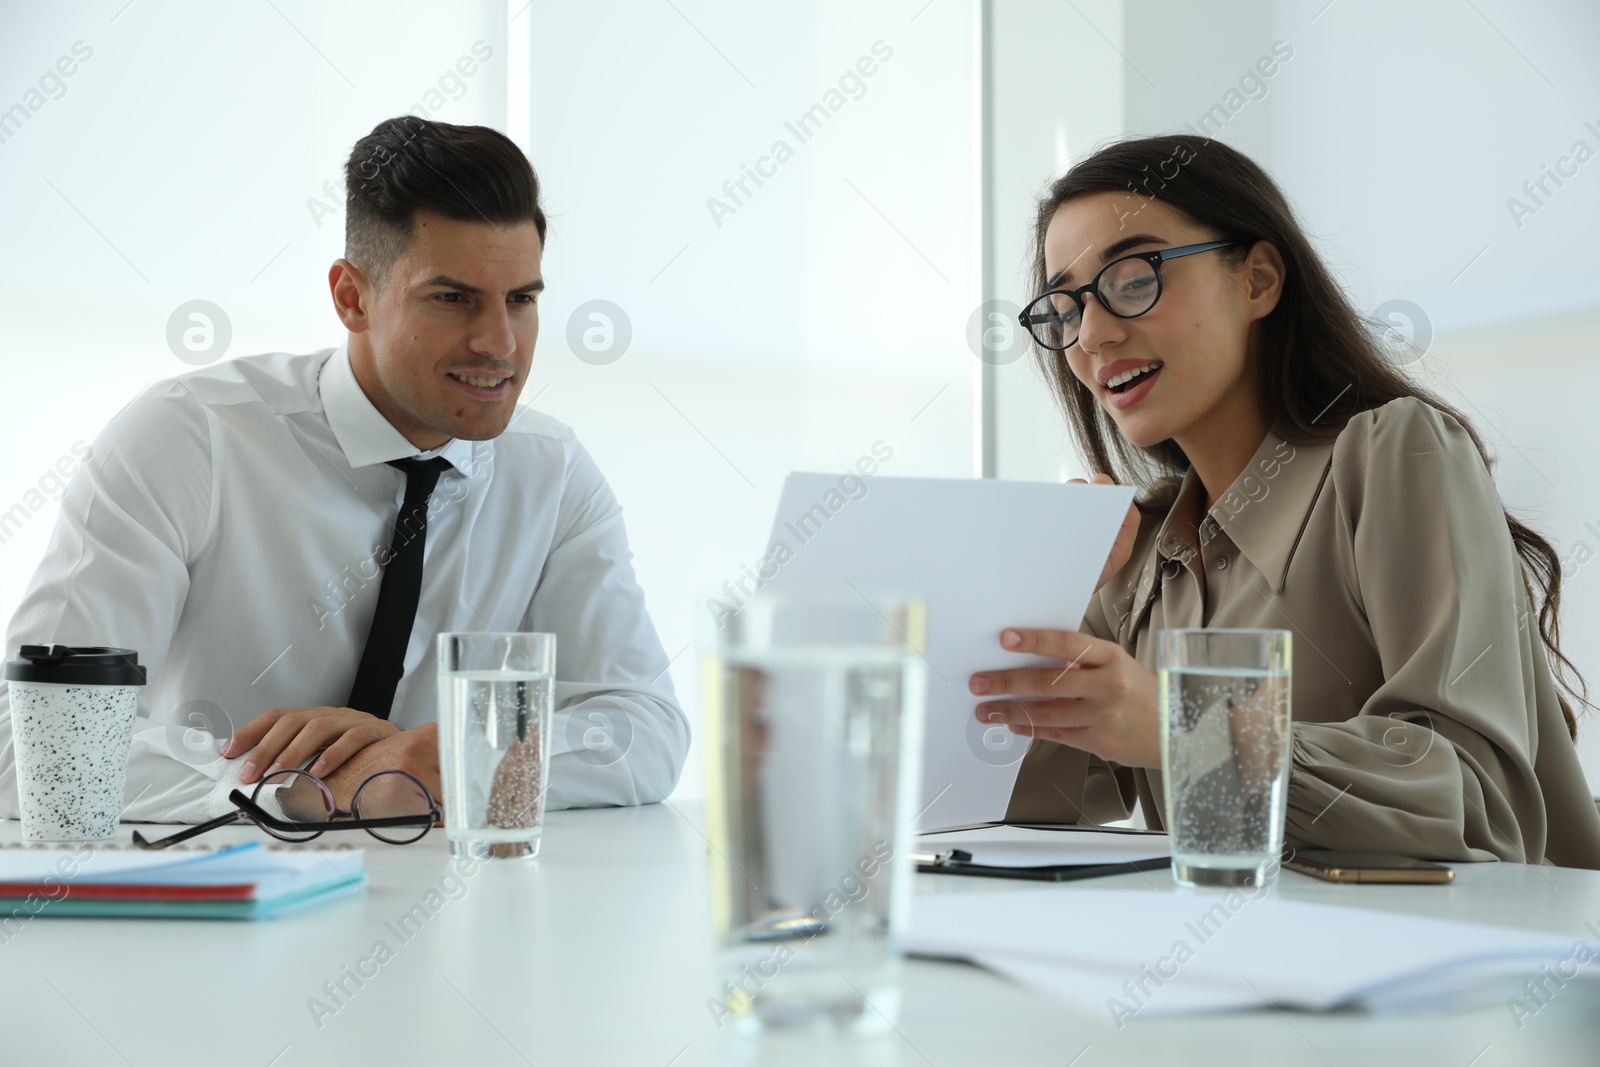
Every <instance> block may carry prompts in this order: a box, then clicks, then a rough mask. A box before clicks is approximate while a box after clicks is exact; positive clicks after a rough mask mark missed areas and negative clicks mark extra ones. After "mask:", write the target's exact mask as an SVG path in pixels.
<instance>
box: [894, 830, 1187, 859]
mask: <svg viewBox="0 0 1600 1067" xmlns="http://www.w3.org/2000/svg"><path fill="white" fill-rule="evenodd" d="M917 847H918V848H919V849H923V850H924V851H928V852H946V851H948V850H950V849H952V848H959V849H962V850H963V851H966V852H970V853H972V860H971V862H973V863H981V864H983V865H984V866H986V867H1058V866H1065V865H1067V864H1073V863H1076V864H1082V865H1084V866H1089V865H1092V864H1099V863H1132V862H1134V861H1135V860H1149V859H1157V858H1160V857H1163V856H1170V855H1172V844H1171V842H1170V841H1169V839H1168V838H1167V835H1166V834H1119V833H1115V832H1113V831H1107V830H1034V829H1030V828H1028V827H1026V826H985V827H982V828H980V829H975V830H951V831H948V832H945V833H937V834H923V835H922V836H920V837H918V838H917Z"/></svg>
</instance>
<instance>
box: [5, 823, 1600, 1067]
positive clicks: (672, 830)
mask: <svg viewBox="0 0 1600 1067" xmlns="http://www.w3.org/2000/svg"><path fill="white" fill-rule="evenodd" d="M254 834H255V831H254V830H239V831H233V830H229V831H226V832H219V833H218V834H217V835H215V836H216V837H217V838H218V840H219V841H220V840H223V839H225V838H228V837H231V838H233V839H237V840H247V839H249V838H250V837H252V836H253V835H254ZM333 836H335V835H329V837H333ZM338 836H339V837H340V839H341V840H343V839H346V838H347V839H348V840H350V841H352V842H355V841H356V839H357V838H361V839H364V840H365V841H366V842H367V843H370V844H372V845H373V847H372V848H370V849H368V852H367V865H368V872H369V885H368V889H367V892H366V893H365V894H364V895H362V896H360V897H355V898H351V899H346V900H340V901H333V902H329V903H326V904H323V905H319V906H317V907H315V908H314V909H311V910H308V911H305V912H301V913H298V914H295V915H290V916H284V917H282V918H280V919H276V920H272V921H267V922H260V923H232V922H193V921H189V922H183V921H172V920H111V919H48V918H40V919H35V920H32V921H29V922H27V923H25V924H23V926H22V927H21V929H19V930H14V931H13V932H12V934H11V936H10V939H9V941H4V942H3V943H0V1005H3V1007H0V1064H27V1065H34V1064H47V1063H48V1064H72V1065H78V1064H102V1063H103V1064H118V1065H127V1064H135V1065H139V1067H144V1065H157V1064H160V1065H173V1067H177V1065H184V1064H205V1065H208V1067H218V1065H228V1067H234V1065H242V1067H267V1065H269V1064H272V1065H277V1067H289V1065H298V1064H337V1065H339V1067H350V1065H352V1064H367V1063H375V1064H384V1065H389V1064H437V1065H449V1067H455V1065H465V1064H472V1065H477V1064H483V1065H500V1064H522V1063H526V1064H538V1065H540V1067H545V1065H557V1064H559V1065H565V1064H585V1065H587V1064H601V1065H610V1064H627V1065H638V1067H690V1065H693V1064H706V1063H748V1064H762V1065H766V1064H786V1063H793V1064H807V1065H810V1064H822V1065H833V1064H857V1063H859V1064H904V1065H930V1067H946V1065H950V1067H954V1065H957V1064H984V1065H992V1064H1006V1065H1010V1064H1052V1065H1057V1067H1060V1065H1069V1064H1070V1065H1078V1067H1097V1065H1100V1064H1113V1063H1138V1064H1150V1063H1162V1062H1166V1063H1172V1064H1184V1065H1189V1064H1209V1063H1217V1064H1223V1063H1226V1064H1228V1065H1230V1067H1238V1065H1245V1064H1255V1063H1260V1064H1275V1065H1276V1064H1285V1063H1311V1064H1321V1063H1324V1062H1326V1063H1329V1064H1346V1063H1359V1064H1362V1065H1363V1067H1370V1065H1372V1064H1380V1063H1403V1064H1408V1065H1412V1067H1433V1065H1437V1064H1444V1065H1450V1067H1468V1065H1469V1064H1470V1065H1473V1067H1497V1065H1502V1064H1522V1063H1530V1064H1532V1063H1538V1064H1588V1063H1594V1062H1596V1061H1597V1059H1600V1054H1597V1051H1596V1050H1597V1048H1600V997H1597V994H1596V993H1595V992H1594V991H1593V986H1580V985H1571V986H1568V987H1567V988H1566V989H1564V990H1562V991H1560V992H1558V993H1557V994H1556V995H1555V997H1554V999H1553V1000H1552V1001H1551V1003H1550V1004H1549V1005H1548V1007H1545V1008H1544V1009H1543V1010H1541V1011H1540V1012H1539V1013H1538V1014H1537V1015H1535V1016H1532V1017H1530V1018H1525V1019H1524V1020H1522V1027H1521V1029H1520V1030H1519V1029H1518V1027H1517V1025H1516V1023H1515V1021H1514V1020H1513V1018H1512V1015H1511V1013H1510V1011H1509V1010H1508V1009H1507V1008H1506V1007H1505V1006H1504V1005H1503V1004H1501V1005H1495V1006H1491V1007H1485V1008H1481V1009H1477V1010H1473V1011H1467V1012H1457V1013H1452V1014H1448V1015H1430V1016H1407V1017H1375V1016H1368V1015H1363V1014H1334V1015H1312V1014H1303V1013H1295V1012H1290V1013H1280V1012H1278V1011H1276V1010H1274V1009H1270V1008H1264V1009H1262V1010H1260V1011H1254V1012H1245V1013H1236V1014H1226V1015H1213V1016H1204V1017H1191V1018H1178V1019H1145V1020H1141V1019H1134V1020H1132V1021H1130V1022H1128V1023H1127V1024H1126V1025H1125V1026H1124V1027H1123V1028H1122V1029H1121V1030H1118V1029H1117V1028H1116V1027H1115V1026H1114V1025H1113V1023H1112V1021H1111V1018H1110V1016H1109V1015H1108V1014H1107V1013H1106V1012H1104V1011H1087V1012H1086V1011H1082V1010H1079V1009H1076V1008H1073V1007H1070V1006H1068V1005H1065V1004H1063V1003H1061V1002H1058V1001H1055V1000H1052V999H1049V998H1046V997H1043V996H1039V995H1037V994H1034V993H1031V992H1029V991H1027V990H1025V989H1022V988H1019V987H1017V986H1014V985H1011V984H1010V983H1008V982H1006V981H1003V980H1001V979H999V978H996V977H994V976H992V975H990V974H988V973H987V972H984V971H981V970H979V969H977V968H974V967H970V966H965V965H961V964H954V963H935V962H930V961H922V960H912V961H910V962H909V963H908V964H907V967H906V975H905V986H904V989H905V1003H904V1008H903V1010H902V1014H901V1018H900V1022H899V1025H898V1029H897V1031H896V1032H894V1033H889V1034H885V1035H882V1036H881V1037H874V1038H871V1039H866V1040H858V1041H856V1042H853V1043H839V1042H837V1041H836V1042H825V1041H823V1040H822V1039H817V1038H804V1037H794V1038H787V1037H786V1038H784V1039H781V1040H779V1039H772V1038H763V1039H760V1040H759V1041H756V1040H753V1039H747V1038H740V1037H737V1036H735V1035H733V1034H732V1032H731V1028H730V1029H728V1030H724V1031H721V1032H719V1031H718V1030H717V1027H716V1024H715V1022H714V1020H713V1019H712V1016H711V1014H710V1013H709V1012H708V1011H707V1009H706V1001H707V1000H708V998H710V997H712V996H714V995H716V993H717V982H716V979H715V974H714V961H713V954H712V949H711V942H710V932H709V930H710V926H709V917H708V911H707V903H706V902H707V889H706V879H707V873H708V863H707V848H708V846H707V842H706V840H705V838H704V836H703V835H702V832H701V813H700V811H699V809H698V808H697V807H696V806H693V805H687V804H676V803H669V804H660V805H652V806H649V807H644V808H627V809H605V810H597V811H571V812H557V813H553V814H552V815H551V816H550V817H549V820H548V825H547V827H546V831H545V840H544V848H543V855H541V856H540V858H539V859H538V860H536V861H533V862H531V863H525V864H516V865H512V866H502V867H491V866H488V865H485V866H484V867H483V868H481V869H480V870H479V872H478V873H477V874H476V875H474V876H473V877H472V878H471V879H470V880H469V881H468V883H467V885H468V889H467V891H466V893H465V894H464V895H460V894H458V899H456V900H454V901H450V902H447V903H446V904H445V905H444V906H443V907H441V908H439V910H438V911H437V913H436V914H434V915H433V916H432V917H431V918H430V919H429V920H428V922H427V923H426V925H425V926H424V927H423V928H422V929H421V931H420V932H417V933H415V934H414V935H413V936H411V937H410V938H409V939H408V940H405V941H402V940H401V939H400V938H399V937H397V936H396V934H395V933H394V932H393V930H392V929H391V928H390V926H389V925H387V924H391V923H393V922H394V921H395V920H397V919H398V918H399V917H400V915H401V914H402V913H404V912H406V911H408V910H409V909H410V908H411V907H412V906H413V905H414V904H416V903H418V902H419V901H421V900H422V898H423V896H424V894H425V893H426V892H427V891H428V889H430V888H432V887H435V886H436V885H437V883H438V879H439V877H440V875H441V874H443V873H444V872H445V869H446V857H445V851H444V834H443V832H442V831H438V830H436V831H434V832H433V833H431V834H429V835H428V837H427V838H426V839H425V840H424V841H423V842H421V843H419V844H417V845H412V846H408V847H404V848H401V847H387V846H382V845H378V844H377V843H376V842H372V841H371V839H370V838H367V836H366V835H365V834H352V835H338ZM18 839H19V826H18V824H16V823H14V822H3V823H0V841H8V842H9V841H16V840H18ZM324 840H327V838H324ZM917 877H918V883H919V884H918V887H917V888H918V891H919V892H984V891H992V890H995V889H1002V890H1016V889H1021V888H1026V887H1028V886H1029V885H1035V884H1037V883H1025V882H1016V881H1004V880H992V879H978V878H962V877H952V876H947V875H918V876H917ZM1456 877H1457V880H1456V883H1455V884H1454V885H1451V886H1393V887H1386V886H1339V885H1333V884H1329V883H1325V882H1319V881H1317V880H1315V879H1312V878H1308V877H1306V876H1304V875H1300V874H1296V873H1294V872H1290V871H1285V872H1283V875H1282V878H1281V881H1280V883H1279V886H1278V889H1277V890H1276V891H1277V892H1279V893H1281V894H1282V895H1284V896H1286V897H1290V898H1294V899H1301V900H1316V901H1324V902H1336V903H1347V904H1351V905H1355V906H1362V907H1375V908H1383V909H1389V910H1393V911H1400V912H1415V913H1418V914H1426V915H1437V916H1442V917H1447V918H1457V919H1468V920H1480V921H1484V922H1491V923H1500V924H1504V925H1512V926H1520V927H1526V928H1529V929H1539V930H1547V931H1554V932H1559V933H1561V934H1563V935H1570V936H1571V937H1572V938H1573V940H1577V939H1579V938H1580V937H1581V938H1586V939H1589V940H1590V941H1591V943H1592V942H1593V939H1594V938H1593V935H1592V934H1589V933H1588V932H1587V931H1585V930H1584V928H1583V927H1584V923H1585V922H1590V921H1592V922H1595V923H1596V925H1597V926H1600V872H1592V871H1579V870H1568V869H1561V868H1548V867H1547V868H1530V867H1523V866H1516V865H1507V864H1479V865H1462V866H1461V867H1459V868H1458V873H1457V876H1456ZM1080 884H1083V885H1092V886H1094V887H1096V888H1109V887H1113V886H1121V887H1126V888H1128V889H1129V890H1132V891H1143V892H1151V891H1172V886H1171V878H1170V875H1168V874H1166V873H1165V872H1157V873H1154V874H1150V875H1140V874H1129V875H1120V876H1117V877H1115V878H1104V879H1097V880H1094V881H1091V882H1086V883H1080ZM379 940H383V941H385V942H387V943H388V945H389V946H390V948H391V949H392V951H393V958H392V959H390V960H388V962H386V963H384V964H383V965H382V966H381V967H380V968H379V969H378V973H377V974H376V975H375V976H374V977H372V978H370V979H366V980H365V984H364V985H363V986H361V987H360V988H359V989H356V988H355V987H354V985H353V983H351V984H350V988H352V989H354V993H353V995H352V996H350V997H349V999H348V1001H347V1002H346V1003H345V1004H344V1006H343V1007H341V1008H340V1009H339V1010H338V1011H337V1012H336V1013H335V1014H334V1015H332V1016H327V1017H324V1018H323V1019H322V1020H321V1026H320V1028H319V1026H318V1025H317V1023H316V1022H315V1021H314V1020H313V1016H312V1013H311V1011H310V1009H309V1008H308V1006H307V1002H308V1000H309V998H312V997H318V996H323V993H322V985H323V983H324V982H325V981H328V980H330V979H337V978H339V977H340V974H341V969H342V968H344V967H346V966H350V965H353V964H354V963H355V962H356V961H357V960H358V959H361V958H363V957H366V956H369V955H370V954H371V953H372V951H373V948H374V945H375V943H376V942H377V941H379ZM1285 950H1286V951H1293V947H1292V946H1285Z"/></svg>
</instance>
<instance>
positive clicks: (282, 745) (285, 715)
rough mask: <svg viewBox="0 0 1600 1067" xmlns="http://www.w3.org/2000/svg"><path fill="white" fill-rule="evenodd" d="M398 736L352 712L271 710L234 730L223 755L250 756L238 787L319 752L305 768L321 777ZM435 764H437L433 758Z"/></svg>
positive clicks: (387, 725) (395, 729) (389, 726)
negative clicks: (372, 745) (362, 751)
mask: <svg viewBox="0 0 1600 1067" xmlns="http://www.w3.org/2000/svg"><path fill="white" fill-rule="evenodd" d="M399 732H400V727H398V726H396V725H395V724H394V723H392V722H389V721H388V720H387V719H380V718H378V717H377V716H376V715H369V714H367V713H366V712H364V711H356V710H355V709H354V708H273V709H272V710H271V711H268V712H264V713H262V714H260V715H258V716H256V717H255V718H254V719H251V720H250V721H249V722H247V723H245V724H244V725H243V726H241V727H240V728H239V729H237V730H235V731H234V732H233V736H232V737H230V738H228V740H227V741H226V742H225V743H224V744H223V746H222V754H223V756H225V757H227V758H228V759H233V758H234V757H235V756H239V755H243V754H244V753H246V752H248V753H250V757H249V759H247V760H245V762H244V766H243V767H241V768H240V769H239V783H240V784H241V785H249V784H250V783H251V782H256V781H260V780H261V779H262V778H265V777H266V776H267V775H269V774H271V773H272V772H273V771H277V770H282V769H284V768H286V767H300V766H301V765H303V764H304V763H305V761H306V760H308V759H310V758H311V757H312V756H315V755H316V754H317V753H318V752H319V751H320V752H321V753H322V755H321V756H320V757H318V759H317V762H316V763H314V764H312V765H311V766H310V767H309V768H307V769H308V770H309V771H310V772H311V773H312V774H314V775H316V776H317V777H318V778H322V777H324V776H326V775H328V774H330V773H332V772H333V771H335V770H337V769H338V768H339V766H340V765H341V764H343V763H344V762H345V761H346V760H348V759H349V758H350V757H351V756H353V755H355V754H356V753H357V752H359V751H360V750H361V749H363V748H366V747H367V746H368V745H371V744H374V743H375V742H378V741H382V740H383V739H385V738H388V737H393V736H394V735H395V734H398V733H399ZM434 762H435V765H436V766H437V763H438V760H437V757H436V758H435V761H434Z"/></svg>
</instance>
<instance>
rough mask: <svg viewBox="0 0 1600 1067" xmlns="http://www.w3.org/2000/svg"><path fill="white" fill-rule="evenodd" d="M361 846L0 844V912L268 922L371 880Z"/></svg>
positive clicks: (358, 888)
mask: <svg viewBox="0 0 1600 1067" xmlns="http://www.w3.org/2000/svg"><path fill="white" fill-rule="evenodd" d="M365 857H366V854H365V853H364V852H363V851H361V850H360V849H349V848H343V849H327V850H313V849H303V848H294V849H289V848H263V847H261V845H260V844H259V843H256V842H252V843H250V844H245V845H236V846H233V847H229V848H221V849H216V850H209V849H208V850H203V851H202V850H185V851H184V852H176V851H173V852H145V851H142V850H134V849H125V848H117V847H110V848H94V847H91V846H86V845H79V846H73V847H67V848H20V849H18V848H7V849H3V850H0V915H5V914H7V913H9V914H12V915H33V916H43V917H56V918H68V917H74V916H76V917H85V916H99V917H106V918H152V919H269V918H272V917H274V916H277V915H281V914H284V913H285V912H289V911H293V910H295V909H297V908H303V907H306V906H309V905H312V904H316V903H320V902H322V901H325V900H333V899H337V898H339V897H344V896H350V895H352V894H354V893H358V892H360V891H361V890H363V889H364V888H365V887H366V882H367V874H366V858H365Z"/></svg>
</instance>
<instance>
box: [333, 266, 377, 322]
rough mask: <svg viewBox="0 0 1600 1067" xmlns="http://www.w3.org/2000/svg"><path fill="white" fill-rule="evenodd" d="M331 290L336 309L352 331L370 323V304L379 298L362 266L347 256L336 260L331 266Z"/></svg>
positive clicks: (341, 319) (340, 319) (342, 320)
mask: <svg viewBox="0 0 1600 1067" xmlns="http://www.w3.org/2000/svg"><path fill="white" fill-rule="evenodd" d="M328 291H329V293H330V294H331V295H332V296H333V310H334V313H335V314H337V315H338V316H339V321H340V322H342V323H344V327H345V329H347V330H349V331H350V332H351V333H362V332H364V331H365V330H366V329H367V328H368V326H370V325H371V320H370V317H369V314H368V313H369V312H370V311H371V310H372V308H371V303H372V301H374V300H376V299H377V294H376V292H375V291H374V289H373V287H372V282H371V281H370V280H369V279H368V278H367V276H366V274H365V273H363V271H362V270H361V268H360V267H358V266H356V265H355V264H354V263H352V262H350V261H349V260H348V259H336V260H334V261H333V266H331V267H329V268H328Z"/></svg>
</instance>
